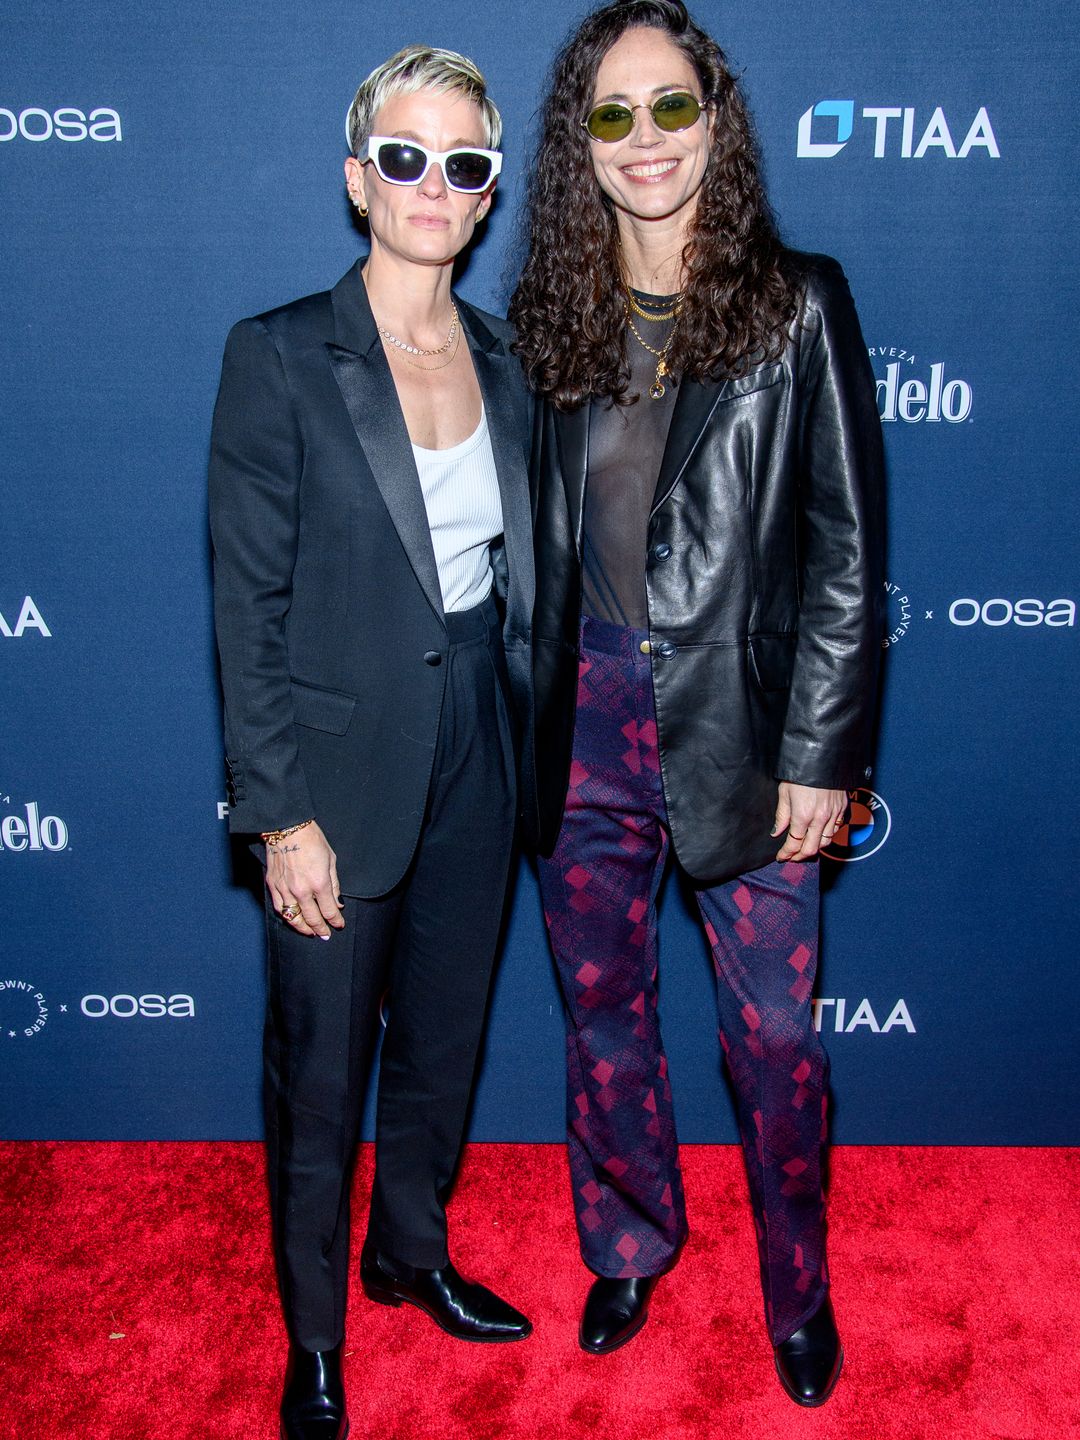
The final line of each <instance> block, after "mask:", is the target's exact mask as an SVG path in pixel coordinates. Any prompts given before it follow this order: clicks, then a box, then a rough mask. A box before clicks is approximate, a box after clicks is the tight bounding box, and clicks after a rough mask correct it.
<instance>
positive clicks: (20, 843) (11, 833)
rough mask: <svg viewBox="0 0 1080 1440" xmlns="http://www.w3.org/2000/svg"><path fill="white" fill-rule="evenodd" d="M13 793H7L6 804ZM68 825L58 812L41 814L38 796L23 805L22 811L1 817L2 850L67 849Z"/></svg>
mask: <svg viewBox="0 0 1080 1440" xmlns="http://www.w3.org/2000/svg"><path fill="white" fill-rule="evenodd" d="M10 803H11V796H10V795H5V796H4V804H5V805H9V804H10ZM67 843H68V828H67V826H66V825H65V824H64V822H63V820H61V819H60V816H59V815H42V814H41V813H40V811H39V808H38V803H37V801H36V800H30V801H28V802H27V804H25V805H24V806H23V813H22V814H21V815H5V816H4V818H3V819H2V820H0V850H53V851H56V850H66V849H67Z"/></svg>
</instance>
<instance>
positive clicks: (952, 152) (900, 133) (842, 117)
mask: <svg viewBox="0 0 1080 1440" xmlns="http://www.w3.org/2000/svg"><path fill="white" fill-rule="evenodd" d="M860 113H861V115H862V118H863V120H872V121H873V123H874V159H875V160H884V159H886V158H888V157H890V156H892V157H895V156H899V158H900V159H901V160H923V159H925V158H926V156H927V155H929V154H930V152H931V151H934V153H935V154H938V153H939V154H941V155H944V156H945V157H946V158H947V159H949V160H966V159H967V158H968V156H969V155H970V154H971V152H972V151H973V150H985V151H986V153H987V155H989V156H990V157H991V159H993V160H1000V159H1001V151H1000V150H999V148H998V142H997V136H996V135H995V134H994V127H993V126H992V125H991V123H990V116H989V115H988V114H987V113H986V106H985V105H980V107H979V109H978V110H977V111H976V114H975V118H974V120H972V121H971V123H970V125H968V126H967V128H966V130H965V131H964V132H963V133H964V138H963V140H962V141H961V142H960V145H959V146H957V144H956V142H955V141H954V140H953V134H952V130H951V129H950V128H949V122H948V120H946V118H945V111H944V110H943V109H942V108H941V106H940V105H939V106H938V107H937V109H936V110H935V111H934V113H933V114H932V115H931V116H930V119H929V120H928V121H926V122H925V124H924V123H923V121H922V120H920V121H919V122H918V124H916V119H915V111H914V109H913V108H912V107H911V106H907V105H903V106H901V105H867V106H866V107H865V108H864V109H863V110H862V111H861V112H860ZM815 120H819V121H824V122H825V123H824V124H819V125H818V126H817V131H818V139H816V140H815V139H814V138H813V136H814V128H815V127H814V121H815ZM894 121H899V122H900V123H899V124H898V125H897V124H894V123H893V122H894ZM954 123H955V120H954ZM854 131H855V101H854V100H819V101H818V103H817V104H816V105H811V106H810V109H809V110H806V111H804V112H803V114H802V115H801V116H800V118H799V143H798V148H797V150H796V154H797V156H798V158H799V159H800V160H831V159H832V158H833V157H834V156H835V155H839V154H840V151H841V150H843V148H844V146H845V145H846V144H847V143H848V141H849V140H850V139H851V137H852V135H853V134H854ZM916 133H918V136H919V140H918V143H916V141H915V135H916ZM956 133H957V134H958V135H959V134H960V133H961V132H960V130H959V129H957V132H956ZM822 135H828V136H829V137H830V138H829V139H827V140H823V139H822V138H821V136H822Z"/></svg>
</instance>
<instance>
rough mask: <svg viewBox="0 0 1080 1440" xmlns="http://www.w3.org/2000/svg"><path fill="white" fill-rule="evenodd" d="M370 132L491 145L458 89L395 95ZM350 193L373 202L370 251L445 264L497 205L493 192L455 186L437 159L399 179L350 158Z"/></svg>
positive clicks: (430, 145) (429, 143)
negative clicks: (421, 172) (411, 177)
mask: <svg viewBox="0 0 1080 1440" xmlns="http://www.w3.org/2000/svg"><path fill="white" fill-rule="evenodd" d="M371 128H372V134H374V135H387V136H395V137H398V138H400V139H402V140H414V141H418V142H419V143H420V144H421V145H423V146H425V147H426V148H427V149H428V150H438V151H445V150H455V149H460V148H463V147H465V148H476V149H485V148H487V145H488V141H487V136H486V132H485V130H484V122H483V118H482V116H481V114H480V110H479V107H478V106H477V105H475V104H474V103H473V102H472V101H471V100H466V99H465V98H464V97H462V96H460V95H454V94H445V93H443V92H441V91H438V90H417V91H414V92H413V93H412V94H411V95H395V96H393V97H392V98H391V99H389V100H388V101H387V102H386V104H385V105H383V106H382V108H381V109H380V110H379V111H378V112H377V113H376V115H375V116H374V119H373V123H372V127H371ZM345 176H346V180H347V183H348V187H349V194H350V195H351V196H352V197H353V199H354V200H359V201H360V202H361V204H362V205H364V206H366V207H367V211H368V223H369V225H370V227H371V248H372V253H373V254H374V253H375V252H376V251H381V252H383V253H384V254H385V255H386V256H387V257H388V258H389V257H390V256H393V257H396V258H397V259H399V260H404V261H408V262H411V263H413V264H417V265H446V264H449V263H450V262H452V261H453V259H454V256H455V255H457V254H458V253H459V251H461V250H462V249H463V248H464V246H465V245H466V244H468V242H469V240H470V238H471V236H472V233H473V230H474V229H475V228H476V222H477V220H480V219H483V217H484V216H485V215H486V214H487V212H488V210H489V209H490V207H491V192H492V191H493V190H494V188H495V182H494V181H492V183H491V184H490V185H489V186H488V188H487V190H485V191H483V192H482V193H478V194H475V195H472V194H470V195H466V194H463V193H462V192H461V191H459V190H451V189H450V187H449V186H448V185H447V183H446V178H445V176H444V175H443V172H442V167H441V166H439V165H432V166H431V168H430V169H429V170H428V172H427V174H426V175H425V176H424V177H423V179H422V180H421V181H420V183H419V184H417V185H394V184H391V183H390V182H389V181H386V180H384V179H383V178H382V177H381V176H380V175H379V174H378V172H377V171H376V169H375V166H374V165H373V164H372V163H371V162H370V161H368V162H366V163H365V164H363V165H361V164H360V162H359V161H358V160H356V159H354V158H353V157H352V156H350V157H349V159H348V160H346V162H345Z"/></svg>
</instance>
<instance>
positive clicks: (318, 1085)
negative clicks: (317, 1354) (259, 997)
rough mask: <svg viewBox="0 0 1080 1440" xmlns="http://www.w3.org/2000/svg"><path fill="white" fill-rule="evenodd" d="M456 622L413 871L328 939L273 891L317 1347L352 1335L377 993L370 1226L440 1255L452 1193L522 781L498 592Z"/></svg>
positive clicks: (406, 1257)
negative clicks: (356, 1180)
mask: <svg viewBox="0 0 1080 1440" xmlns="http://www.w3.org/2000/svg"><path fill="white" fill-rule="evenodd" d="M447 629H448V632H449V638H450V646H449V653H448V656H447V662H446V663H447V667H448V669H447V676H446V690H445V695H444V700H443V709H442V715H441V718H440V722H439V734H438V740H437V744H436V751H435V760H434V767H433V771H432V778H431V785H430V789H429V793H428V803H427V810H426V813H425V816H424V821H423V825H422V827H421V832H420V839H419V842H418V844H417V849H416V853H415V855H414V857H413V860H412V863H411V865H410V867H409V870H408V873H407V874H406V876H405V879H404V880H403V881H402V882H401V884H399V885H398V886H397V887H396V889H394V890H393V891H392V892H391V893H390V894H388V895H386V896H383V897H380V898H379V899H376V900H364V899H357V898H353V897H348V896H346V897H344V899H345V908H344V912H343V913H344V917H345V929H344V930H340V931H338V930H332V931H331V934H330V939H329V940H328V941H322V940H318V939H313V938H311V937H308V936H303V935H297V934H296V933H295V931H293V930H292V929H291V928H290V927H288V926H287V925H285V924H284V923H283V921H282V920H281V918H280V917H279V916H278V915H277V914H276V913H275V912H274V911H273V910H271V909H270V908H269V902H268V904H267V935H268V948H269V996H268V1008H267V1021H266V1032H265V1045H264V1062H265V1072H264V1073H265V1102H266V1135H267V1150H268V1169H269V1179H270V1202H271V1217H272V1224H273V1233H274V1250H275V1257H276V1260H277V1267H278V1279H279V1285H280V1289H281V1297H282V1305H283V1308H284V1312H285V1321H286V1325H287V1327H288V1330H289V1334H290V1337H291V1339H292V1340H293V1341H294V1342H295V1343H297V1344H299V1345H301V1346H302V1347H303V1348H305V1349H307V1350H327V1349H331V1348H332V1347H333V1346H335V1345H337V1344H338V1343H339V1342H340V1341H341V1339H342V1336H343V1333H344V1326H345V1306H346V1299H347V1282H348V1263H349V1183H350V1177H351V1173H352V1166H353V1160H354V1156H355V1150H356V1144H357V1139H358V1134H359V1126H360V1117H361V1100H362V1096H363V1087H364V1080H365V1077H366V1073H367V1069H368V1066H369V1063H370V1059H371V1054H372V1048H373V1044H374V1039H375V1034H376V1026H377V1025H378V1023H379V1012H380V1000H381V999H382V997H383V991H384V988H385V990H386V996H385V1012H386V1013H385V1022H386V1034H385V1037H384V1041H383V1051H382V1061H381V1067H380V1073H379V1089H378V1107H377V1121H376V1144H375V1181H374V1186H373V1190H372V1197H371V1214H370V1219H369V1222H368V1236H369V1238H370V1239H371V1240H372V1241H373V1242H374V1243H375V1244H376V1245H377V1246H378V1248H379V1249H380V1250H381V1251H382V1252H383V1254H384V1255H387V1256H389V1257H392V1258H394V1259H396V1260H401V1261H403V1262H405V1263H407V1264H410V1265H416V1266H420V1267H423V1268H428V1269H431V1268H435V1267H438V1266H441V1265H445V1264H446V1262H447V1259H448V1254H447V1243H446V1211H445V1198H446V1194H447V1191H448V1189H449V1185H450V1181H451V1178H452V1176H453V1173H454V1169H455V1166H456V1164H457V1160H458V1156H459V1153H460V1149H461V1142H462V1135H463V1131H464V1125H465V1115H466V1111H467V1108H468V1103H469V1095H470V1092H471V1090H472V1084H473V1077H474V1072H475V1068H476V1058H477V1053H478V1049H479V1044H480V1038H481V1032H482V1029H483V1021H484V1012H485V1008H486V1005H487V996H488V990H489V987H490V981H491V972H492V967H493V963H494V955H495V947H496V943H497V939H498V933H499V926H500V922H501V918H502V911H503V903H504V898H505V893H506V880H507V869H508V862H509V858H510V853H511V849H512V843H513V831H514V814H515V808H516V800H515V795H516V786H515V780H514V751H513V736H512V732H511V728H510V719H509V708H508V700H507V696H508V691H507V686H506V682H505V665H504V661H503V656H502V639H501V632H500V627H499V620H498V615H497V612H496V608H495V605H494V602H493V601H492V600H491V599H490V598H489V599H488V600H487V601H485V602H484V603H483V604H482V605H480V606H478V607H477V608H476V609H474V610H470V611H465V612H461V613H457V614H450V615H448V616H447ZM328 838H329V840H330V843H331V844H333V838H334V837H333V836H332V835H331V836H329V837H328ZM378 843H379V837H378V836H377V835H373V836H371V844H373V845H377V844H378Z"/></svg>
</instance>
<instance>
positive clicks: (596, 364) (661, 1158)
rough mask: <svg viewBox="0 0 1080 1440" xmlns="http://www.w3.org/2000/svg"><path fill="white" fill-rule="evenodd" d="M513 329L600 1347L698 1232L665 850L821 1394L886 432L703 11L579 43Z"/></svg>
mask: <svg viewBox="0 0 1080 1440" xmlns="http://www.w3.org/2000/svg"><path fill="white" fill-rule="evenodd" d="M511 319H512V320H513V321H514V323H515V326H516V329H517V337H518V338H517V342H516V349H517V351H518V354H519V356H520V358H521V360H522V362H523V365H524V367H525V371H526V375H527V377H528V379H529V381H530V384H531V386H532V388H533V390H534V391H535V392H536V394H537V395H538V396H539V397H542V399H543V401H544V403H543V404H541V405H538V406H537V422H536V427H535V431H534V444H533V456H534V463H535V467H536V473H535V477H534V483H535V492H536V493H535V499H534V505H535V510H536V519H535V524H536V554H537V607H536V614H535V619H534V625H533V654H534V657H535V666H534V681H535V703H536V718H535V754H536V774H537V797H538V809H537V814H536V815H535V817H534V822H535V825H536V828H537V831H538V835H539V842H540V850H541V854H542V855H544V856H546V857H548V858H545V859H542V860H541V864H540V879H541V888H542V893H543V900H544V909H545V914H546V917H547V922H548V929H549V934H550V937H551V942H552V947H553V950H554V953H555V958H556V963H557V968H558V971H559V976H560V980H561V984H562V988H563V993H564V997H565V1001H566V1011H567V1035H568V1047H567V1054H568V1089H567V1101H568V1142H569V1149H570V1162H571V1173H572V1178H573V1188H574V1200H575V1205H576V1210H577V1219H578V1227H579V1234H580V1241H581V1250H582V1256H583V1258H584V1260H585V1263H586V1265H587V1266H588V1267H589V1269H590V1270H591V1271H592V1272H593V1274H594V1276H595V1277H596V1278H595V1279H594V1282H593V1284H592V1286H591V1289H590V1291H589V1295H588V1298H587V1300H586V1302H585V1308H584V1313H583V1316H582V1322H581V1332H580V1339H581V1344H582V1346H583V1347H584V1348H585V1349H587V1350H590V1351H592V1352H594V1353H598V1354H604V1353H607V1352H608V1351H611V1350H613V1349H615V1348H617V1347H618V1346H620V1345H623V1344H625V1343H626V1342H627V1341H628V1340H629V1339H631V1338H632V1337H633V1336H634V1335H635V1334H636V1333H637V1332H638V1330H640V1328H641V1326H642V1325H643V1324H644V1323H645V1320H646V1317H647V1313H648V1307H649V1303H650V1298H651V1296H652V1293H653V1290H654V1289H655V1287H656V1284H657V1281H658V1278H659V1277H660V1276H661V1275H662V1274H663V1273H664V1272H665V1271H668V1270H670V1269H671V1268H672V1267H673V1265H674V1264H675V1261H676V1259H677V1256H678V1252H679V1248H680V1246H681V1244H682V1242H683V1240H684V1238H685V1235H686V1228H687V1225H686V1212H685V1205H684V1200H683V1191H682V1184H681V1180H680V1174H679V1163H678V1146H677V1140H676V1133H675V1121H674V1113H673V1109H672V1103H671V1092H670V1087H669V1084H668V1079H667V1062H666V1059H665V1056H664V1050H663V1044H662V1040H661V1035H660V1028H659V1021H658V1017H657V994H656V908H655V902H656V894H657V890H658V887H659V883H660V879H661V875H662V873H663V869H664V865H665V862H666V859H667V856H668V852H669V849H673V850H674V852H675V855H676V858H677V860H678V862H679V863H680V865H681V866H682V868H683V869H684V870H685V872H686V873H687V874H688V875H689V877H690V879H691V881H692V883H693V885H694V888H695V890H696V894H697V900H698V905H699V908H700V910H701V915H702V920H703V922H704V927H705V933H706V936H707V938H708V942H709V945H710V948H711V951H712V955H713V960H714V964H715V969H716V975H717V994H718V997H719V1010H720V1033H721V1044H722V1047H723V1050H724V1054H725V1056H726V1059H727V1063H728V1068H729V1071H730V1074H731V1077H732V1080H733V1083H734V1089H735V1094H736V1103H737V1109H738V1116H739V1122H740V1128H741V1132H742V1137H743V1145H744V1151H745V1157H746V1163H747V1172H748V1176H749V1182H750V1193H751V1199H752V1203H753V1208H754V1214H755V1220H756V1229H757V1238H758V1245H759V1253H760V1261H761V1278H762V1285H763V1290H764V1297H765V1311H766V1321H767V1325H768V1329H769V1334H770V1338H771V1340H772V1343H773V1347H774V1353H775V1358H776V1365H777V1370H778V1373H779V1376H780V1379H781V1382H782V1383H783V1385H784V1388H785V1390H786V1391H787V1393H788V1394H789V1395H790V1396H791V1398H792V1399H793V1400H795V1401H796V1402H797V1403H799V1404H803V1405H819V1404H821V1403H823V1402H824V1401H825V1400H826V1399H827V1398H828V1396H829V1394H830V1393H831V1391H832V1388H833V1386H834V1384H835V1382H836V1379H837V1377H838V1375H839V1371H840V1366H841V1363H842V1350H841V1347H840V1340H839V1336H838V1333H837V1329H836V1324H835V1319H834V1315H833V1310H832V1305H831V1303H830V1300H829V1282H828V1273H827V1269H826V1261H825V1232H824V1199H823V1194H822V1185H821V1166H822V1147H823V1143H824V1140H823V1134H824V1126H823V1117H824V1114H825V1105H826V1089H827V1059H826V1056H825V1053H824V1051H823V1048H822V1045H821V1042H820V1039H819V1037H818V1035H817V1033H816V1031H815V1028H814V1025H813V1021H812V1015H811V1005H810V997H811V992H812V988H813V983H814V974H815V968H816V962H817V950H818V908H819V887H818V873H817V868H818V867H817V855H818V852H819V850H820V849H821V847H822V846H824V845H826V844H828V843H829V841H830V840H831V839H832V838H833V837H834V836H835V834H836V833H837V831H838V830H839V829H840V827H841V826H842V824H843V821H844V815H845V811H846V807H847V790H848V788H849V787H851V786H854V785H855V784H856V783H858V782H860V781H861V780H862V779H863V778H864V773H865V765H866V760H867V752H868V748H869V740H870V731H871V723H872V712H873V701H874V693H875V688H876V687H875V678H876V668H877V660H878V654H879V649H880V635H881V614H880V608H879V601H880V594H881V591H882V519H881V516H882V502H881V489H882V453H881V434H880V425H879V421H878V417H877V410H876V406H875V398H874V384H873V377H872V375H871V372H870V369H869V365H868V362H867V355H866V348H865V345H864V344H863V340H862V336H861V334H860V331H859V324H858V320H857V318H856V315H855V310H854V306H853V304H852V301H851V296H850V293H849V291H848V287H847V283H846V281H845V279H844V275H843V272H842V271H841V269H840V267H839V266H838V265H837V264H836V262H835V261H833V260H830V259H828V258H826V257H824V256H809V255H799V254H796V253H794V252H792V251H790V250H788V249H786V248H785V247H784V246H783V244H782V243H781V241H780V240H779V238H778V236H777V233H776V229H775V227H774V224H773V221H772V219H771V216H770V213H769V209H768V205H767V203H766V200H765V196H764V192H763V189H762V185H761V181H760V178H759V173H758V164H757V159H756V154H755V146H754V140H753V133H752V127H751V123H750V120H749V117H748V114H747V111H746V107H745V104H744V102H743V100H742V97H741V96H740V94H739V90H738V86H737V85H736V82H735V80H734V78H733V76H732V73H731V70H730V68H729V66H728V64H727V61H726V59H725V57H724V55H723V52H722V51H721V50H720V48H719V46H718V45H717V44H716V43H715V41H713V40H712V39H711V38H710V37H709V36H708V35H707V34H706V33H705V32H704V31H703V30H702V29H701V28H700V27H699V26H697V25H695V24H694V23H693V22H692V21H691V20H690V18H689V16H688V14H687V11H686V9H685V7H684V6H683V5H682V4H681V3H678V0H619V3H617V4H609V5H607V6H605V7H604V8H603V9H601V10H598V11H596V12H595V13H594V14H592V15H591V16H589V17H588V18H587V19H586V20H585V21H584V22H583V23H582V24H581V26H580V27H579V28H578V30H577V31H576V33H575V34H574V35H573V36H572V37H571V39H570V41H569V42H568V44H567V45H566V47H565V48H564V49H563V51H562V53H561V54H560V55H559V57H558V59H557V61H556V64H555V67H554V73H553V78H552V82H551V87H550V93H549V95H548V97H547V101H546V105H545V107H544V116H543V134H542V138H541V143H540V148H539V155H538V158H537V161H536V165H535V170H534V173H533V177H532V182H531V190H530V217H529V254H528V259H527V262H526V264H525V267H524V270H523V273H522V276H521V280H520V284H519V286H518V289H517V292H516V294H515V296H514V300H513V303H512V306H511Z"/></svg>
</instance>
